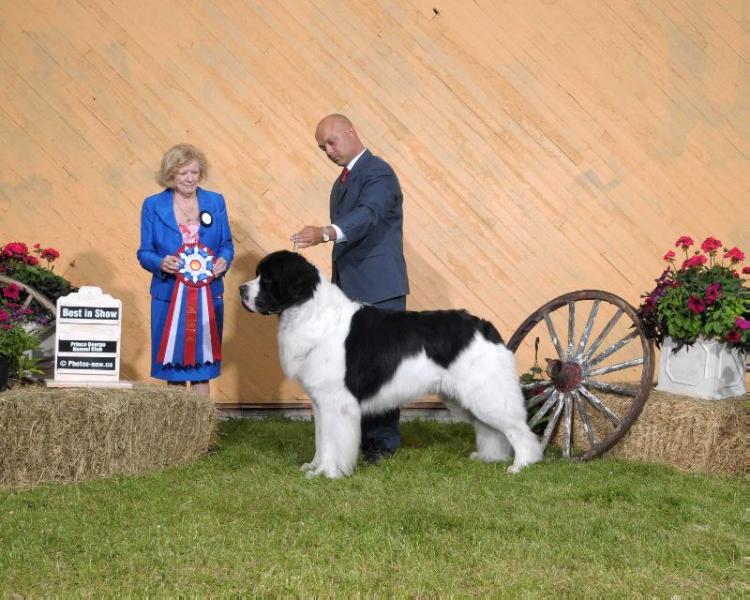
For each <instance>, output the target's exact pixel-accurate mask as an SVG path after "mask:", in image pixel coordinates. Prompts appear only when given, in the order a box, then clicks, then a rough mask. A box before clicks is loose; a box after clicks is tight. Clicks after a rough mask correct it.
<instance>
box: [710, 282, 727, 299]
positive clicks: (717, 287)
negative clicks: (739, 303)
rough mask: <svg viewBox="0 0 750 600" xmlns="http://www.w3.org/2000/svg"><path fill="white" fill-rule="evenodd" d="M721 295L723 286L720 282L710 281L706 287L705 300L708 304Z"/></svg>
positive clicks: (722, 294)
mask: <svg viewBox="0 0 750 600" xmlns="http://www.w3.org/2000/svg"><path fill="white" fill-rule="evenodd" d="M723 296H724V288H723V287H721V284H720V283H712V284H711V285H709V286H708V287H707V288H706V302H707V303H708V304H713V303H714V302H716V301H717V300H718V299H719V298H721V297H723Z"/></svg>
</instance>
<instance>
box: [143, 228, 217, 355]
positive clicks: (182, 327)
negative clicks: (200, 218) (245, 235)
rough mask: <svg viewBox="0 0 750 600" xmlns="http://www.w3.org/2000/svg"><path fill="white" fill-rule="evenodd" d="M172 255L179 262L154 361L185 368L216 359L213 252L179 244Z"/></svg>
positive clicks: (206, 248)
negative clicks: (174, 255) (212, 291)
mask: <svg viewBox="0 0 750 600" xmlns="http://www.w3.org/2000/svg"><path fill="white" fill-rule="evenodd" d="M175 254H176V256H177V258H178V259H179V261H180V265H179V267H178V269H177V272H176V273H175V276H176V277H177V281H176V282H175V286H174V291H173V292H172V300H171V302H170V304H169V311H168V312H167V322H166V324H165V326H164V334H163V335H162V339H161V344H160V345H159V353H158V354H157V356H156V360H157V361H158V362H159V363H161V364H164V365H168V364H172V365H182V366H184V367H191V366H194V365H202V364H204V363H213V362H216V361H219V360H221V342H220V340H219V329H218V327H217V325H216V315H215V314H214V303H213V297H212V296H211V286H210V285H208V284H209V283H211V281H212V280H213V278H214V275H213V265H214V253H213V251H212V250H211V249H210V248H209V247H208V246H204V245H203V244H201V243H196V244H184V245H182V246H180V248H179V250H177V252H176V253H175Z"/></svg>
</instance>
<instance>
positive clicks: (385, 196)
mask: <svg viewBox="0 0 750 600" xmlns="http://www.w3.org/2000/svg"><path fill="white" fill-rule="evenodd" d="M315 140H316V142H317V143H318V147H319V148H320V149H321V150H322V151H323V152H325V153H326V156H328V158H329V159H330V160H331V161H332V162H334V163H336V164H337V165H338V166H340V167H343V170H342V172H341V174H340V175H339V176H338V177H337V178H336V181H335V182H334V184H333V188H332V189H331V198H330V218H331V224H330V225H324V226H320V225H308V226H306V227H304V228H303V229H301V230H300V231H298V232H297V233H295V234H294V235H292V236H291V241H292V242H293V243H294V244H295V247H297V248H309V247H310V246H316V245H317V244H321V243H326V242H332V243H333V252H332V255H333V278H332V281H333V283H335V284H336V285H338V286H339V287H340V288H341V289H342V290H343V291H344V293H346V295H347V296H349V297H350V298H352V299H353V300H357V301H359V302H364V303H366V304H371V305H373V306H377V307H378V308H385V309H392V310H405V309H406V295H407V294H408V293H409V279H408V276H407V273H406V260H405V259H404V244H403V223H404V217H403V211H402V204H403V195H402V194H401V186H400V185H399V183H398V178H397V177H396V173H395V172H394V171H393V169H392V168H391V166H390V165H389V164H388V163H386V162H385V161H384V160H383V159H382V158H379V157H377V156H374V155H373V154H372V153H371V152H370V151H369V150H368V149H367V148H365V146H364V144H362V142H361V141H360V139H359V136H358V135H357V131H356V130H355V129H354V126H353V125H352V123H351V121H350V120H349V119H347V118H346V117H345V116H344V115H339V114H333V115H328V116H327V117H325V118H324V119H323V120H322V121H320V123H318V127H317V128H316V130H315ZM398 419H399V411H398V409H396V410H394V411H390V412H388V413H385V414H382V415H376V416H365V417H363V418H362V452H363V454H364V457H365V460H366V461H367V462H368V463H371V464H374V463H377V462H378V461H379V460H380V458H382V457H384V456H390V455H392V454H393V453H394V452H395V451H396V449H397V448H398V446H399V442H400V432H399V427H398Z"/></svg>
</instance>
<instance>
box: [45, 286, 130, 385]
mask: <svg viewBox="0 0 750 600" xmlns="http://www.w3.org/2000/svg"><path fill="white" fill-rule="evenodd" d="M121 332H122V302H121V301H120V300H117V299H115V298H112V296H110V295H108V294H103V293H102V290H101V289H100V288H98V287H91V286H86V287H82V288H81V289H80V290H79V291H78V292H74V293H72V294H68V295H67V296H63V297H62V298H59V299H58V301H57V328H56V331H55V379H54V380H53V381H50V380H48V381H47V385H50V386H56V387H66V386H70V387H78V386H82V387H131V384H130V383H128V382H121V381H120V338H121Z"/></svg>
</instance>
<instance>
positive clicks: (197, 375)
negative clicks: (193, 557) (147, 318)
mask: <svg viewBox="0 0 750 600" xmlns="http://www.w3.org/2000/svg"><path fill="white" fill-rule="evenodd" d="M168 313H169V301H167V300H157V299H156V298H151V377H155V378H156V379H163V380H164V381H206V380H208V379H215V378H216V377H218V376H219V374H220V373H221V361H218V362H215V363H204V364H202V365H200V366H193V367H182V366H179V365H162V364H160V363H158V362H157V360H156V355H157V354H158V352H159V345H160V344H161V338H162V336H163V335H164V327H165V325H166V324H167V314H168ZM214 314H215V315H216V326H217V328H218V330H219V339H220V340H221V338H222V330H223V327H224V300H223V298H214Z"/></svg>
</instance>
